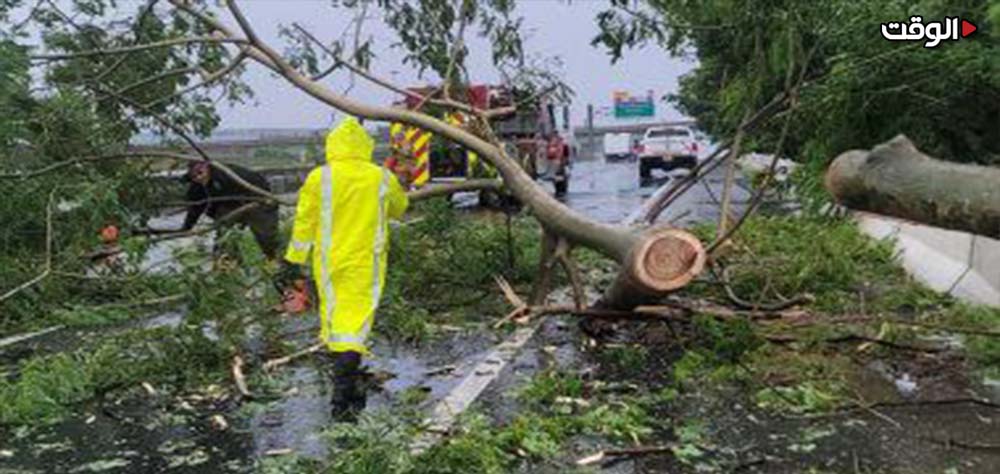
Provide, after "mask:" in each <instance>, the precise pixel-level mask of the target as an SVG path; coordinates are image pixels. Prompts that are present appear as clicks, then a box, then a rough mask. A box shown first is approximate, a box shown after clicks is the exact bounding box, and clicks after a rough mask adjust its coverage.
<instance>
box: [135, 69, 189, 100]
mask: <svg viewBox="0 0 1000 474" xmlns="http://www.w3.org/2000/svg"><path fill="white" fill-rule="evenodd" d="M199 69H200V68H198V67H195V66H189V67H184V68H179V69H171V70H169V71H165V72H161V73H159V74H156V75H153V76H149V77H147V78H144V79H140V80H138V81H135V82H133V83H131V84H129V85H127V86H125V87H122V88H121V89H118V91H117V92H116V94H121V95H124V94H128V93H129V92H132V91H133V90H136V89H138V88H140V87H143V86H146V85H148V84H153V83H156V82H159V81H162V80H164V79H169V78H171V77H174V76H183V75H187V74H190V73H192V72H198V70H199Z"/></svg>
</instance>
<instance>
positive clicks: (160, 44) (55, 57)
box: [28, 36, 246, 61]
mask: <svg viewBox="0 0 1000 474" xmlns="http://www.w3.org/2000/svg"><path fill="white" fill-rule="evenodd" d="M206 43H208V44H223V43H237V44H244V43H246V40H243V39H240V38H217V37H214V36H196V37H190V38H173V39H169V40H163V41H157V42H154V43H146V44H139V45H133V46H122V47H120V48H110V49H93V50H89V51H81V52H77V53H56V54H37V55H33V56H29V57H28V58H29V59H31V60H32V61H61V60H66V59H76V58H89V57H94V56H111V55H116V54H125V53H132V52H136V51H145V50H149V49H159V48H169V47H172V46H180V45H187V44H206Z"/></svg>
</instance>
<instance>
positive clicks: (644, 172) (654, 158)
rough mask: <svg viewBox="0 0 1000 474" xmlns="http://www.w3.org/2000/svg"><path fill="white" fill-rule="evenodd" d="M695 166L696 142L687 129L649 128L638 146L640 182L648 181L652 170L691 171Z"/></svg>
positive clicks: (680, 127) (672, 127) (691, 132)
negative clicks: (677, 169) (681, 169)
mask: <svg viewBox="0 0 1000 474" xmlns="http://www.w3.org/2000/svg"><path fill="white" fill-rule="evenodd" d="M697 164H698V141H697V140H696V139H695V136H694V132H693V131H692V130H691V129H690V128H688V127H684V126H669V127H650V128H649V129H647V130H646V134H645V135H644V136H643V138H642V141H641V142H640V144H639V181H640V182H644V181H647V180H649V179H650V178H651V177H652V171H653V170H654V169H662V170H664V171H670V170H672V169H675V168H688V169H691V168H694V166H695V165H697Z"/></svg>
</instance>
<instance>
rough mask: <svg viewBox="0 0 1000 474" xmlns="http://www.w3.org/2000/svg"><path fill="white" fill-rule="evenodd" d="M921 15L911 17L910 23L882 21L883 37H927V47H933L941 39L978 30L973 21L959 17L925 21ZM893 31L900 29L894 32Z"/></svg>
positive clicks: (948, 38) (906, 39)
mask: <svg viewBox="0 0 1000 474" xmlns="http://www.w3.org/2000/svg"><path fill="white" fill-rule="evenodd" d="M923 21H924V19H923V18H921V17H919V16H914V17H910V23H909V24H906V23H897V22H890V23H882V37H883V38H885V39H887V40H889V41H920V40H923V39H926V40H927V42H926V43H924V47H925V48H933V47H935V46H937V45H938V44H939V43H941V41H944V40H953V41H957V40H958V39H959V38H965V37H966V36H969V35H971V34H972V33H973V32H975V31H976V29H977V28H976V25H974V24H973V23H972V22H971V21H968V20H962V19H960V18H958V17H954V18H951V17H945V19H944V21H932V22H929V23H926V24H925V23H923ZM893 31H898V32H897V33H893Z"/></svg>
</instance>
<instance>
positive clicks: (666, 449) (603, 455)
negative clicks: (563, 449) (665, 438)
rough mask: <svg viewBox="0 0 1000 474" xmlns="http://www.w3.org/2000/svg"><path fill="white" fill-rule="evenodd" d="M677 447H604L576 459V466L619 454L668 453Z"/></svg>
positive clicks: (586, 464)
mask: <svg viewBox="0 0 1000 474" xmlns="http://www.w3.org/2000/svg"><path fill="white" fill-rule="evenodd" d="M675 448H677V445H676V444H668V445H664V446H639V447H636V448H622V449H605V450H604V451H600V452H597V453H594V454H591V455H590V456H587V457H585V458H580V459H579V460H577V461H576V465H577V466H589V465H591V464H594V463H597V462H600V461H603V460H604V459H606V458H609V457H621V456H645V455H648V454H660V453H669V452H673V450H674V449H675Z"/></svg>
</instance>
